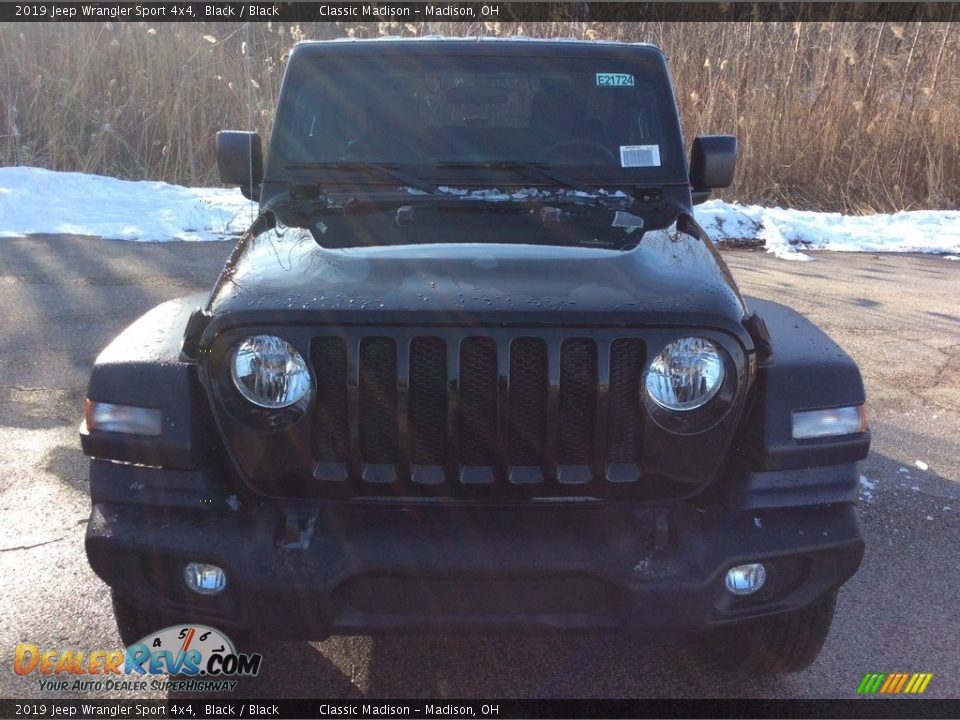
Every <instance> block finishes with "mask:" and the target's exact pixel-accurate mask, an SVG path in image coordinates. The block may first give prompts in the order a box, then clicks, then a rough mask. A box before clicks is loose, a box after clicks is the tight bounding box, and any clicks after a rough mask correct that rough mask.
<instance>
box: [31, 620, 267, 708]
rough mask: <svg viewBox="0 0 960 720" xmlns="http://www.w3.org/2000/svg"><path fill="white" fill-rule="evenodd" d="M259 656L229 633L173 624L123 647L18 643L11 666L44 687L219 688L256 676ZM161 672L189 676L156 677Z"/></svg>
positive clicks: (180, 689) (95, 688)
mask: <svg viewBox="0 0 960 720" xmlns="http://www.w3.org/2000/svg"><path fill="white" fill-rule="evenodd" d="M262 661H263V656H261V655H260V654H259V653H252V654H247V653H238V652H237V651H236V648H235V647H234V644H233V642H232V641H231V640H230V638H228V637H227V636H226V635H224V634H223V633H222V632H220V631H219V630H216V629H214V628H212V627H207V626H206V625H173V626H171V627H168V628H164V629H163V630H160V631H159V632H156V633H153V634H151V635H148V636H146V637H145V638H143V639H142V640H140V641H139V642H136V643H134V644H133V645H131V646H130V647H128V648H127V649H126V650H94V651H92V652H84V651H82V650H62V651H61V650H41V649H40V648H39V647H37V646H36V645H32V644H30V643H20V644H19V645H17V647H16V649H15V650H14V656H13V670H14V672H15V673H17V675H29V674H30V673H34V672H36V673H38V674H39V675H40V676H41V677H40V680H39V682H40V689H41V690H42V691H53V690H69V691H73V692H78V691H79V692H84V691H92V690H131V691H144V690H165V691H169V690H176V691H195V692H205V691H206V692H223V691H232V690H235V689H236V686H237V681H236V680H234V679H232V678H235V677H238V676H240V677H244V676H247V677H252V676H255V675H257V674H258V673H259V672H260V664H261V662H262ZM161 675H175V676H180V678H183V677H186V678H187V679H176V680H168V679H161V678H159V677H157V676H161ZM81 676H83V677H81Z"/></svg>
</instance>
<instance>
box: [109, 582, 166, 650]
mask: <svg viewBox="0 0 960 720" xmlns="http://www.w3.org/2000/svg"><path fill="white" fill-rule="evenodd" d="M110 598H111V600H112V601H113V617H114V618H115V619H116V621H117V630H118V631H119V632H120V641H121V642H122V643H123V646H124V647H130V646H131V645H133V644H134V643H136V642H139V641H140V640H142V639H143V638H145V637H146V636H147V635H149V634H150V633H153V632H156V631H157V630H162V629H163V628H165V627H167V625H169V624H170V623H168V622H166V621H165V619H164V618H163V617H162V616H161V615H160V613H157V612H152V611H150V610H145V609H143V608H140V607H137V606H136V605H133V604H131V603H129V602H127V601H126V600H124V599H122V598H121V597H120V596H119V595H117V591H116V590H111V591H110Z"/></svg>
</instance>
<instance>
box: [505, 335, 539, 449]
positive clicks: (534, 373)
mask: <svg viewBox="0 0 960 720" xmlns="http://www.w3.org/2000/svg"><path fill="white" fill-rule="evenodd" d="M548 384H549V379H548V377H547V344H546V343H545V342H544V341H543V340H541V339H540V338H518V339H517V340H514V341H513V343H512V345H511V347H510V424H509V427H510V435H509V440H510V450H509V460H510V464H511V465H526V466H532V465H539V464H540V463H541V461H542V460H543V454H544V445H545V443H546V439H547V387H548Z"/></svg>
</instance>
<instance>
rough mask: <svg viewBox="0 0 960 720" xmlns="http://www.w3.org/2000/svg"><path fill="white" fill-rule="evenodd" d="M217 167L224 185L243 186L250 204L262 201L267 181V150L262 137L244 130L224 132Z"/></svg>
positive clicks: (219, 146) (242, 188)
mask: <svg viewBox="0 0 960 720" xmlns="http://www.w3.org/2000/svg"><path fill="white" fill-rule="evenodd" d="M217 167H218V168H219V170H220V182H222V183H223V184H224V185H234V186H236V185H239V186H240V192H242V193H243V196H244V197H245V198H248V199H249V200H259V199H260V183H261V182H262V180H263V149H262V147H261V145H260V134H259V133H255V132H244V131H242V130H221V131H220V132H218V133H217Z"/></svg>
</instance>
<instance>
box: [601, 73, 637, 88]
mask: <svg viewBox="0 0 960 720" xmlns="http://www.w3.org/2000/svg"><path fill="white" fill-rule="evenodd" d="M597 85H602V86H603V87H633V85H634V82H633V75H630V74H629V73H597Z"/></svg>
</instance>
